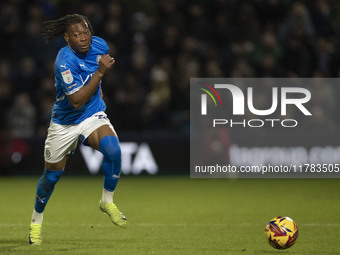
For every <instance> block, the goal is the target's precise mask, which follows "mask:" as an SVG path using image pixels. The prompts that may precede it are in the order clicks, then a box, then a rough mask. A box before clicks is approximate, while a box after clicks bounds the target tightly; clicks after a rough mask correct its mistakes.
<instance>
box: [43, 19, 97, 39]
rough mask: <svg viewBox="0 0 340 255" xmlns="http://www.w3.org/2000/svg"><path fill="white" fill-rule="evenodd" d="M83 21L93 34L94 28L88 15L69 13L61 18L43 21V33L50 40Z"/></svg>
mask: <svg viewBox="0 0 340 255" xmlns="http://www.w3.org/2000/svg"><path fill="white" fill-rule="evenodd" d="M81 22H84V23H85V24H86V25H87V27H88V28H89V30H90V32H91V34H92V35H93V28H92V25H91V23H90V21H89V20H88V18H87V17H85V16H83V15H80V14H68V15H66V16H64V17H62V18H60V19H56V20H49V21H45V22H43V23H42V25H41V35H42V36H43V37H44V38H45V40H47V41H48V42H49V41H52V40H53V39H54V38H56V37H58V36H63V35H64V33H65V32H66V29H67V28H68V27H69V26H70V25H73V24H77V23H81Z"/></svg>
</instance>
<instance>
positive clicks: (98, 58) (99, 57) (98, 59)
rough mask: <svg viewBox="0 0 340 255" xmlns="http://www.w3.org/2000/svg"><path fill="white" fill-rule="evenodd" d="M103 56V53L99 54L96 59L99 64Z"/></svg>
mask: <svg viewBox="0 0 340 255" xmlns="http://www.w3.org/2000/svg"><path fill="white" fill-rule="evenodd" d="M102 56H103V55H97V59H96V62H97V64H99V61H100V59H101V58H102Z"/></svg>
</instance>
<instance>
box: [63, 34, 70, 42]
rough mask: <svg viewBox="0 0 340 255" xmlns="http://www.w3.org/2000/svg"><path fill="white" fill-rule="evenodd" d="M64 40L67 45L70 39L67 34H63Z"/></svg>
mask: <svg viewBox="0 0 340 255" xmlns="http://www.w3.org/2000/svg"><path fill="white" fill-rule="evenodd" d="M64 39H65V41H66V42H67V43H68V42H69V41H70V38H69V37H68V34H67V33H64Z"/></svg>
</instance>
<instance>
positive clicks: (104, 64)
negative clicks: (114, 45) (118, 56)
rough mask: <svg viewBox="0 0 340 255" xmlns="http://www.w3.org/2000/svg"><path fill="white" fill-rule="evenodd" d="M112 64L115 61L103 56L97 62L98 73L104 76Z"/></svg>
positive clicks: (107, 55) (108, 56)
mask: <svg viewBox="0 0 340 255" xmlns="http://www.w3.org/2000/svg"><path fill="white" fill-rule="evenodd" d="M114 63H115V59H114V58H113V57H111V56H110V55H109V54H106V55H103V56H102V57H101V58H100V60H99V66H98V71H99V72H101V73H102V74H103V75H104V74H105V73H106V71H107V70H108V69H109V68H110V67H111V66H113V64H114Z"/></svg>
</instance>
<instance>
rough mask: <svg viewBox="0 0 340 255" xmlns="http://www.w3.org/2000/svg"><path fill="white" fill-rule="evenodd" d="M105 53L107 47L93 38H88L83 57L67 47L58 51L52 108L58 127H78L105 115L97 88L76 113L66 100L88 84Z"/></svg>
mask: <svg viewBox="0 0 340 255" xmlns="http://www.w3.org/2000/svg"><path fill="white" fill-rule="evenodd" d="M108 51H109V47H108V45H107V43H106V42H105V41H104V40H103V39H102V38H100V37H97V36H92V43H91V47H90V50H89V52H88V53H87V55H86V56H83V55H80V54H78V53H76V52H75V51H73V50H72V49H71V48H70V47H69V46H65V47H63V48H62V49H60V51H59V53H58V55H57V58H56V60H55V63H54V74H55V87H56V91H57V96H56V101H55V103H54V105H53V108H52V120H53V122H55V123H57V124H62V125H73V124H78V123H80V122H82V121H83V120H85V119H87V118H89V117H91V116H92V115H93V114H95V113H97V112H99V111H105V109H106V105H105V103H104V101H103V99H102V98H101V96H100V90H101V89H100V84H99V86H98V89H97V90H96V92H95V93H94V94H93V96H92V97H91V99H90V100H89V101H88V102H87V103H85V104H84V105H83V106H82V107H81V108H80V109H76V108H74V107H73V106H72V105H71V103H70V102H69V100H68V98H67V96H68V95H71V94H73V93H76V92H77V91H78V90H79V89H81V88H82V87H83V86H86V85H87V84H88V82H89V81H90V80H91V77H92V75H93V74H94V72H96V70H97V69H98V63H99V60H100V58H101V56H102V55H105V54H107V53H108Z"/></svg>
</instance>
